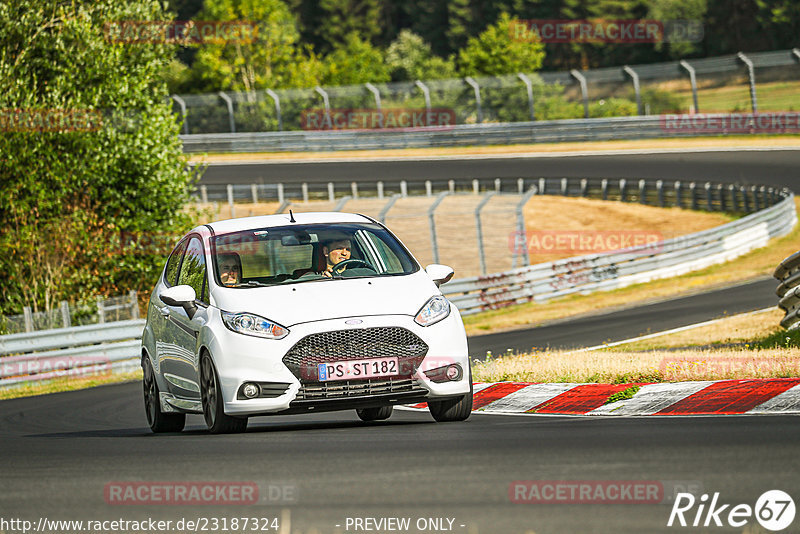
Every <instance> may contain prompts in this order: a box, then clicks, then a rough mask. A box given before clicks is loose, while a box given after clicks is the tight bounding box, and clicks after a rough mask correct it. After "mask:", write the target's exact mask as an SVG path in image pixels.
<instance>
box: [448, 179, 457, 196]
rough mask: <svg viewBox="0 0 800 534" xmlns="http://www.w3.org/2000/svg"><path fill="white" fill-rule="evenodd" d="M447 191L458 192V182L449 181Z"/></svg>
mask: <svg viewBox="0 0 800 534" xmlns="http://www.w3.org/2000/svg"><path fill="white" fill-rule="evenodd" d="M447 189H448V191H450V192H451V193H455V192H456V181H455V180H447Z"/></svg>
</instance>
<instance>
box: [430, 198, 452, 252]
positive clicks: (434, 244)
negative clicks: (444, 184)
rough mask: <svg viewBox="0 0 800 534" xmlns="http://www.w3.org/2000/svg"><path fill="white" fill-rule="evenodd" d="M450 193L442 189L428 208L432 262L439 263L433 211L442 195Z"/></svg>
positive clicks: (440, 200) (440, 201) (439, 202)
mask: <svg viewBox="0 0 800 534" xmlns="http://www.w3.org/2000/svg"><path fill="white" fill-rule="evenodd" d="M449 194H450V191H442V192H441V193H439V194H438V195H437V196H436V200H434V201H433V204H431V207H430V208H428V225H429V226H430V229H431V250H432V251H433V263H439V243H437V241H436V221H435V219H434V212H435V211H436V208H438V207H439V204H441V203H442V200H444V197H446V196H447V195H449Z"/></svg>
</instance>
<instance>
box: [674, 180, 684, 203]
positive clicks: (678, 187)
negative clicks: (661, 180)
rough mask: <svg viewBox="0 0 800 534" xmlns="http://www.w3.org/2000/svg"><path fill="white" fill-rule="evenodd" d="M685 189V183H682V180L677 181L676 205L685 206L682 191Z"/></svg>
mask: <svg viewBox="0 0 800 534" xmlns="http://www.w3.org/2000/svg"><path fill="white" fill-rule="evenodd" d="M682 190H683V184H681V182H680V180H678V181H676V182H675V207H677V208H683V203H682V202H681V191H682Z"/></svg>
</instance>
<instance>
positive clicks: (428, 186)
mask: <svg viewBox="0 0 800 534" xmlns="http://www.w3.org/2000/svg"><path fill="white" fill-rule="evenodd" d="M431 195H433V185H432V184H431V181H430V180H425V196H426V197H429V196H431Z"/></svg>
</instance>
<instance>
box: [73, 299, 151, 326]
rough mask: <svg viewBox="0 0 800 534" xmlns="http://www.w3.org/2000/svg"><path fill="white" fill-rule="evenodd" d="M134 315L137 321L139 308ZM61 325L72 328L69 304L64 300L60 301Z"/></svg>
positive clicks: (137, 307)
mask: <svg viewBox="0 0 800 534" xmlns="http://www.w3.org/2000/svg"><path fill="white" fill-rule="evenodd" d="M136 313H137V316H136V317H135V319H138V318H139V317H138V313H139V306H136ZM61 324H62V325H63V326H64V328H69V327H70V326H72V318H71V317H70V315H69V303H68V302H67V301H66V300H62V301H61Z"/></svg>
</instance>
